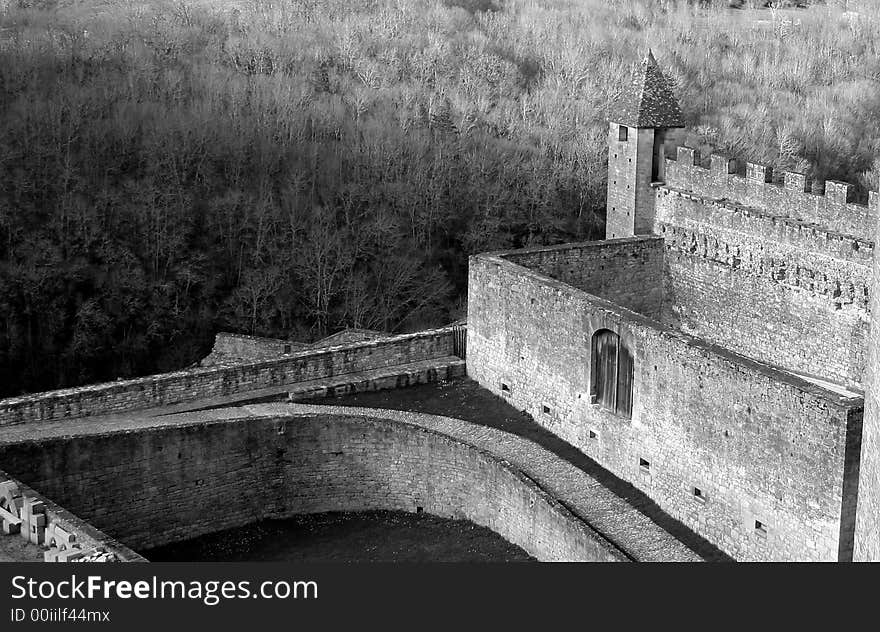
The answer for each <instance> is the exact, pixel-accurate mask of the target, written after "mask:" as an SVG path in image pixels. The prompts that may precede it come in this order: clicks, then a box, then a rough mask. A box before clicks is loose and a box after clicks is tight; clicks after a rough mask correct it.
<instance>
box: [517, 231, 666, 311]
mask: <svg viewBox="0 0 880 632" xmlns="http://www.w3.org/2000/svg"><path fill="white" fill-rule="evenodd" d="M505 258H506V259H507V260H509V261H513V262H514V263H516V264H518V265H521V266H523V267H526V268H529V269H530V270H535V271H536V272H540V273H542V274H545V275H547V276H549V277H552V278H554V279H557V280H559V281H563V282H564V283H567V284H568V285H571V286H573V287H576V288H578V289H581V290H584V291H587V292H590V293H591V294H595V295H596V296H601V297H602V298H605V299H608V300H609V301H613V302H614V303H617V304H618V305H621V306H622V307H626V308H628V309H631V310H633V311H635V312H639V313H640V314H644V315H646V316H651V317H655V318H656V317H659V315H660V313H661V308H662V305H663V240H662V239H660V238H658V237H634V238H630V239H616V240H614V241H593V242H586V243H579V244H563V245H561V246H549V247H542V248H527V249H524V250H517V251H515V252H512V253H508V254H506V255H505Z"/></svg>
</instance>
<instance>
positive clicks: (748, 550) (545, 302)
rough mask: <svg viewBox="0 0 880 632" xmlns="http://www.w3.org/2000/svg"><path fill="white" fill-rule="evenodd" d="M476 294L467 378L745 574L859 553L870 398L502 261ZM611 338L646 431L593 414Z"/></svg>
mask: <svg viewBox="0 0 880 632" xmlns="http://www.w3.org/2000/svg"><path fill="white" fill-rule="evenodd" d="M514 257H515V255H514ZM468 287H469V296H468V305H469V311H468V349H469V353H468V360H467V364H468V367H467V368H468V374H469V375H470V376H471V377H472V378H473V379H475V380H477V381H478V382H479V383H480V384H481V385H483V386H484V387H485V388H488V389H489V390H491V391H492V392H494V393H496V394H498V395H501V396H504V397H506V398H508V399H509V401H510V402H511V403H512V404H513V405H514V406H516V407H518V408H521V409H524V410H525V411H526V412H528V413H530V414H531V415H532V416H533V417H534V418H535V419H536V420H537V421H538V422H539V423H540V424H542V425H543V426H545V427H547V428H548V429H549V430H551V431H552V432H554V433H555V434H557V435H558V436H560V437H562V438H563V439H565V440H566V441H568V442H569V443H571V444H572V445H574V446H576V447H577V448H579V449H580V450H582V451H583V452H584V453H586V454H587V455H588V456H590V457H591V458H593V459H594V460H595V461H596V462H597V463H599V464H600V465H602V466H603V467H605V468H606V469H608V470H609V471H611V472H612V473H614V474H616V475H617V476H619V477H621V478H623V479H624V480H627V481H630V482H631V483H632V484H633V485H635V486H636V487H638V488H640V489H642V490H643V491H645V492H646V493H647V494H648V495H649V496H650V497H651V498H652V499H653V500H654V501H655V502H657V503H658V505H660V507H661V508H663V509H664V510H665V511H667V512H668V513H670V514H671V515H672V516H674V517H675V518H677V519H679V520H680V521H682V522H683V523H684V524H686V525H687V526H689V527H690V528H692V529H693V530H694V531H696V532H697V533H699V534H700V535H702V536H704V537H706V538H707V539H708V540H709V541H711V542H713V543H714V544H715V545H717V546H718V547H719V548H721V549H722V550H724V551H725V552H727V553H729V554H730V555H732V556H733V557H735V558H736V559H738V560H838V559H847V558H848V556H850V555H851V549H852V522H853V515H852V514H853V513H854V510H855V507H854V493H855V490H854V489H853V488H852V486H851V485H847V484H845V483H844V481H845V472H851V471H852V469H853V467H855V466H857V462H858V458H857V454H858V450H857V449H856V450H854V449H853V446H854V445H856V446H857V445H858V442H857V439H858V436H859V433H860V422H861V406H862V400H861V398H858V397H853V398H848V397H845V396H840V395H837V394H835V393H832V392H829V391H826V390H824V389H821V388H819V387H817V386H814V385H812V384H810V383H809V382H806V381H804V380H801V379H799V378H797V377H794V376H791V375H788V374H786V373H782V372H779V371H776V370H774V369H772V368H770V367H768V366H766V365H763V364H760V363H758V362H754V361H751V360H749V359H747V358H744V357H741V356H738V355H735V354H733V353H729V352H726V351H724V350H722V349H720V348H718V347H715V346H713V345H711V344H708V343H705V342H703V341H701V340H698V339H695V338H693V337H690V336H688V335H686V334H683V333H679V332H676V331H674V330H671V329H669V328H667V327H665V326H663V325H661V324H660V323H659V322H657V321H655V320H651V319H648V318H644V317H642V316H640V315H638V314H636V313H634V312H632V311H629V310H627V309H625V308H621V307H619V306H617V305H615V304H613V303H612V302H610V301H607V300H604V299H602V298H599V297H596V296H593V295H590V294H588V293H586V292H584V291H582V290H578V289H576V288H573V287H571V286H569V285H567V284H565V283H563V282H560V281H557V280H554V279H550V278H548V277H546V276H544V275H542V274H540V273H538V272H534V271H531V270H528V269H526V268H523V267H521V266H519V265H516V264H515V263H513V262H511V261H507V260H505V258H504V257H503V256H497V255H496V256H486V255H482V256H477V257H472V258H471V260H470V277H469V283H468ZM600 329H610V330H612V331H615V332H617V333H618V334H619V335H620V337H621V340H622V341H623V343H624V344H625V345H627V346H628V347H629V348H630V349H631V351H632V353H633V356H634V359H635V371H634V384H635V386H634V394H633V411H632V419H626V418H623V417H621V416H618V415H615V414H612V413H609V412H607V411H605V410H603V409H601V408H599V407H598V406H597V405H595V404H593V403H591V397H590V378H591V370H592V369H591V366H590V365H591V346H590V345H591V337H592V336H593V334H594V333H595V332H596V331H598V330H600ZM643 462H646V463H647V467H645V465H644V463H643ZM694 488H697V489H699V490H700V494H699V495H697V494H696V493H695V491H694ZM842 525H843V527H842Z"/></svg>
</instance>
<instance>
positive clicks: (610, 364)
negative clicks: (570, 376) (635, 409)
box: [590, 329, 634, 418]
mask: <svg viewBox="0 0 880 632" xmlns="http://www.w3.org/2000/svg"><path fill="white" fill-rule="evenodd" d="M633 372H634V364H633V356H632V352H631V351H630V350H629V349H628V348H627V347H626V345H624V344H623V343H622V342H621V340H620V336H618V335H617V334H616V333H614V332H613V331H609V330H608V329H600V330H599V331H597V332H596V333H595V334H593V344H592V371H591V372H590V374H591V376H592V380H591V385H590V386H591V389H592V393H591V395H592V400H593V402H594V403H596V404H599V405H600V406H602V407H603V408H606V409H608V410H610V411H612V412H614V413H616V414H618V415H621V416H623V417H626V418H631V417H632V391H633Z"/></svg>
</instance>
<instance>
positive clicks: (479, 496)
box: [0, 406, 627, 561]
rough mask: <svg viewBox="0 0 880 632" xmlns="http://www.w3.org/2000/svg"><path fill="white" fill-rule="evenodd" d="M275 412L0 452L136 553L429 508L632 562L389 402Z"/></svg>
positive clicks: (527, 545)
mask: <svg viewBox="0 0 880 632" xmlns="http://www.w3.org/2000/svg"><path fill="white" fill-rule="evenodd" d="M270 408H273V412H269V413H265V414H262V415H259V414H257V415H254V414H252V413H251V411H249V410H246V409H226V410H222V411H214V412H213V413H212V414H213V415H215V418H214V419H213V420H211V419H207V420H206V419H204V418H202V417H200V415H199V414H196V413H193V414H190V415H189V417H191V418H192V419H193V421H192V422H191V423H176V424H175V425H170V426H164V427H158V428H149V429H140V430H135V431H127V432H120V433H114V434H103V435H90V436H75V437H67V438H60V439H51V440H41V441H30V442H24V443H17V444H6V445H0V461H2V462H3V463H4V466H5V467H7V468H8V469H9V471H10V472H13V473H14V474H15V475H16V476H17V477H18V478H20V479H21V480H23V481H26V482H27V483H28V484H30V485H32V486H34V487H37V488H38V489H41V490H44V492H45V493H46V494H49V495H51V496H54V497H58V498H64V500H65V503H66V504H67V506H68V507H70V508H71V509H72V510H74V511H76V512H77V513H78V514H79V515H81V516H83V517H85V518H86V519H88V520H90V521H91V522H92V523H93V524H95V525H96V526H99V527H100V528H101V529H103V530H104V531H106V532H107V533H110V534H112V535H113V536H114V537H116V538H118V539H120V540H122V541H124V542H125V543H126V544H127V545H129V546H131V547H133V548H135V549H143V548H149V547H153V546H158V545H162V544H166V543H169V542H174V541H178V540H182V539H188V538H193V537H197V536H199V535H202V534H205V533H210V532H215V531H219V530H222V529H226V528H231V527H237V526H243V525H246V524H249V523H252V522H254V521H257V520H261V519H267V518H283V517H287V516H291V515H294V514H299V513H315V512H327V511H364V510H368V509H390V510H401V511H409V512H415V511H417V510H418V508H422V509H423V510H424V511H426V512H428V513H432V514H435V515H439V516H443V517H450V518H456V519H468V520H471V521H473V522H475V523H476V524H479V525H483V526H487V527H489V528H491V529H492V530H494V531H496V532H497V533H499V534H500V535H502V536H503V537H504V538H506V539H507V540H509V541H510V542H513V543H514V544H517V545H519V546H521V547H523V548H524V549H525V550H526V551H527V552H528V553H530V554H532V555H534V556H536V557H537V558H538V559H541V560H572V561H627V558H626V556H625V555H623V554H622V553H621V552H620V551H619V550H618V549H616V548H615V547H614V546H613V545H611V544H610V543H608V542H607V541H606V540H605V539H604V538H603V537H602V536H600V535H598V534H597V533H596V532H594V531H593V530H592V529H591V528H590V527H589V526H587V525H586V523H584V522H583V521H581V520H579V519H577V518H576V517H575V516H574V515H573V514H571V513H570V512H569V511H568V510H567V509H566V508H564V507H563V506H561V505H560V504H559V503H558V502H556V501H555V500H553V499H552V498H551V497H550V496H549V495H548V494H547V493H545V492H544V491H543V490H541V489H540V488H539V487H538V486H537V484H536V483H534V481H532V480H531V479H529V478H528V477H527V476H525V475H523V474H522V473H520V472H519V471H517V470H515V469H513V468H511V466H510V465H509V464H508V463H507V462H506V461H503V460H501V459H500V458H497V457H495V456H493V455H492V454H490V453H488V452H486V451H484V450H481V449H478V448H476V447H474V446H472V445H469V444H467V443H465V442H463V441H460V440H457V439H453V438H451V437H449V436H447V435H444V434H441V433H439V432H436V431H432V430H428V429H425V428H420V427H418V426H415V425H410V424H406V423H401V422H397V421H393V420H391V419H385V418H381V417H380V416H379V414H380V413H381V411H372V412H370V411H365V412H364V414H362V415H342V414H339V415H331V414H285V413H284V412H283V410H282V409H283V408H285V407H283V406H275V407H270ZM216 416H219V417H221V418H222V417H223V416H225V417H227V419H220V420H217V419H216ZM183 417H186V416H183Z"/></svg>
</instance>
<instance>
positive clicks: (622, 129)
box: [617, 125, 629, 141]
mask: <svg viewBox="0 0 880 632" xmlns="http://www.w3.org/2000/svg"><path fill="white" fill-rule="evenodd" d="M628 138H629V128H628V127H627V126H626V125H620V126H618V128H617V140H623V141H625V140H627V139H628Z"/></svg>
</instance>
